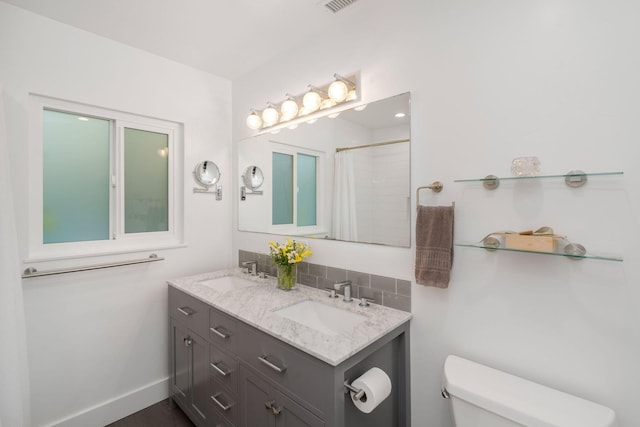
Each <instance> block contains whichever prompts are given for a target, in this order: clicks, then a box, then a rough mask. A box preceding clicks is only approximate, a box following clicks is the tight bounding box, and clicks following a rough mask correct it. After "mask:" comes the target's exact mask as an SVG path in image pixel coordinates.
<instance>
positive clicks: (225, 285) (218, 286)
mask: <svg viewBox="0 0 640 427" xmlns="http://www.w3.org/2000/svg"><path fill="white" fill-rule="evenodd" d="M198 283H199V284H201V285H204V286H207V287H209V288H211V289H213V290H215V291H218V292H227V291H233V290H234V289H242V288H248V287H249V286H256V285H257V284H258V283H256V282H253V281H251V280H245V279H242V278H240V277H235V276H224V277H216V278H215V279H206V280H201V281H199V282H198Z"/></svg>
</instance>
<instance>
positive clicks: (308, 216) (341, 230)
mask: <svg viewBox="0 0 640 427" xmlns="http://www.w3.org/2000/svg"><path fill="white" fill-rule="evenodd" d="M410 113H411V111H410V94H409V93H404V94H401V95H397V96H393V97H390V98H387V99H383V100H380V101H377V102H372V103H369V104H368V105H366V106H358V107H355V108H352V109H350V110H346V111H343V112H341V113H340V114H339V115H337V117H333V118H331V117H329V116H327V117H323V118H320V119H318V121H317V122H315V123H313V124H307V123H301V124H300V125H299V126H298V127H296V128H295V129H288V128H285V129H282V130H281V131H280V132H278V133H277V134H271V133H266V134H262V135H258V136H255V137H252V138H248V139H246V140H243V141H241V142H240V143H239V144H238V164H237V167H238V171H241V173H242V174H243V182H244V186H243V187H242V189H241V190H242V191H244V192H245V193H246V194H249V191H248V189H249V185H247V179H248V178H247V171H250V170H251V168H252V167H253V166H252V165H256V164H259V165H261V166H260V168H259V169H260V172H261V175H262V179H263V185H262V187H261V190H260V194H261V195H262V197H243V196H244V195H245V193H241V195H242V197H241V198H240V201H239V203H240V205H239V209H238V214H239V218H238V228H239V230H240V231H251V232H262V233H273V234H284V235H291V236H301V237H302V236H304V237H307V238H323V239H332V240H341V241H350V242H362V243H373V244H382V245H390V246H399V247H409V246H410V245H411V225H410V218H411V213H410V128H411V125H410V116H411V114H410ZM332 116H333V115H332ZM250 178H251V174H250V176H249V182H251V179H250ZM244 187H247V189H246V190H245V189H244Z"/></svg>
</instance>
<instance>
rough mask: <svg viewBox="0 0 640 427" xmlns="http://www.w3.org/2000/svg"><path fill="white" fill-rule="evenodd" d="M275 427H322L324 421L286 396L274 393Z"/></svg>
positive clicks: (277, 392)
mask: <svg viewBox="0 0 640 427" xmlns="http://www.w3.org/2000/svg"><path fill="white" fill-rule="evenodd" d="M276 402H277V408H276V413H277V415H276V427H324V421H322V420H321V419H320V418H318V417H316V416H315V415H313V414H312V413H311V412H309V411H308V410H306V409H305V408H303V407H302V406H301V405H300V404H298V403H297V402H296V401H295V400H293V399H291V398H290V397H289V396H287V395H286V394H283V393H280V392H279V391H276Z"/></svg>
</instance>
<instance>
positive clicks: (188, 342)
mask: <svg viewBox="0 0 640 427" xmlns="http://www.w3.org/2000/svg"><path fill="white" fill-rule="evenodd" d="M182 341H183V342H184V346H185V347H189V346H191V344H193V340H192V339H191V337H186V338H185V339H184V340H182Z"/></svg>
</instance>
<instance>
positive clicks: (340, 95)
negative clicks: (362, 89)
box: [328, 80, 349, 103]
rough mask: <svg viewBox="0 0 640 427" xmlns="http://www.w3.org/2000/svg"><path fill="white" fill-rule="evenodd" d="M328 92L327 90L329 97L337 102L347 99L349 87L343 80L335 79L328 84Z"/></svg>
mask: <svg viewBox="0 0 640 427" xmlns="http://www.w3.org/2000/svg"><path fill="white" fill-rule="evenodd" d="M328 92H329V98H331V99H333V100H334V101H335V102H336V103H338V102H342V101H344V100H345V99H347V95H348V94H349V88H348V87H347V85H346V84H345V83H344V82H343V81H341V80H336V81H334V82H333V83H331V84H330V85H329V90H328Z"/></svg>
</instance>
